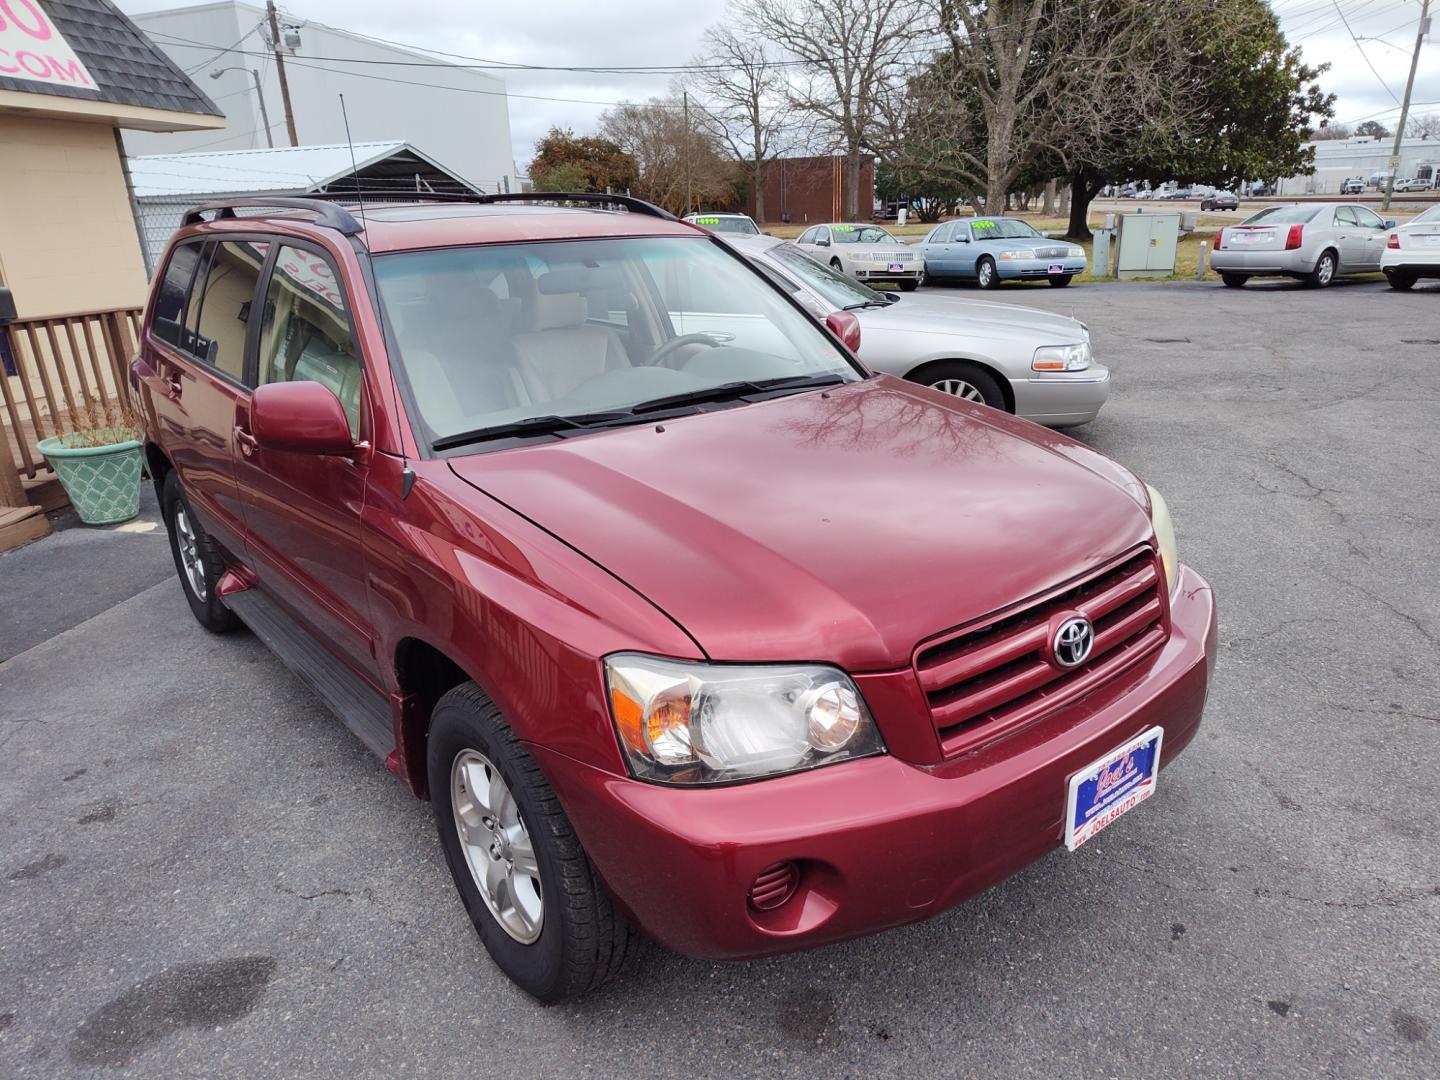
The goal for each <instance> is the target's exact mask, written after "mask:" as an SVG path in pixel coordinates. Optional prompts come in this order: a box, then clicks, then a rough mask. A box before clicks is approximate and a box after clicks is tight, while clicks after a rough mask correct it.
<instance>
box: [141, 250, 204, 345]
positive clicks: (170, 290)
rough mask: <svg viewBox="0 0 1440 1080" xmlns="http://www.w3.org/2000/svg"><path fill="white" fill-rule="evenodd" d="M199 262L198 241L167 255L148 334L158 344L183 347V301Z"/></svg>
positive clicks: (188, 291)
mask: <svg viewBox="0 0 1440 1080" xmlns="http://www.w3.org/2000/svg"><path fill="white" fill-rule="evenodd" d="M199 262H200V242H199V241H196V242H194V243H191V244H181V245H180V246H179V247H177V248H176V249H175V250H174V251H173V252H171V254H170V264H169V265H168V266H167V267H165V276H164V277H162V278H161V279H160V287H159V289H158V290H156V293H155V310H154V314H153V315H152V317H151V324H150V332H151V333H152V334H154V335H155V336H156V337H157V338H159V339H160V340H161V341H163V342H166V343H167V344H169V345H174V346H175V347H176V348H177V349H183V348H185V302H186V300H187V299H188V298H189V296H190V282H191V280H192V279H193V278H194V277H195V267H196V265H197V264H198V263H199Z"/></svg>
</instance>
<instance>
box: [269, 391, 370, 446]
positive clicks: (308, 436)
mask: <svg viewBox="0 0 1440 1080" xmlns="http://www.w3.org/2000/svg"><path fill="white" fill-rule="evenodd" d="M250 434H251V436H252V437H253V438H254V439H255V441H256V442H257V443H258V444H259V445H260V446H261V447H262V448H263V449H266V450H285V451H288V452H290V453H292V454H350V453H353V452H354V450H355V438H354V436H352V435H351V434H350V421H349V420H348V419H347V418H346V416H345V408H344V406H343V405H341V404H340V399H339V398H337V397H336V396H335V395H334V393H333V392H332V391H331V390H330V388H329V387H326V386H322V385H320V384H319V383H318V382H286V383H267V384H266V385H264V386H261V387H258V388H256V390H255V396H254V397H253V398H251V399H250Z"/></svg>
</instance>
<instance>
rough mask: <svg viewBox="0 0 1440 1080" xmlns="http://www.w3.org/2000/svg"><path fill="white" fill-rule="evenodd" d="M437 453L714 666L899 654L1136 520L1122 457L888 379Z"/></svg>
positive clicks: (1045, 579)
mask: <svg viewBox="0 0 1440 1080" xmlns="http://www.w3.org/2000/svg"><path fill="white" fill-rule="evenodd" d="M450 466H451V468H452V469H453V470H454V471H455V473H456V474H457V475H458V476H460V477H461V478H462V479H464V480H466V481H467V482H469V483H470V484H472V485H474V486H475V487H476V488H478V489H480V490H481V491H483V492H485V493H486V494H488V495H490V496H492V497H494V498H496V499H498V500H500V501H501V502H503V503H505V504H507V505H509V506H510V507H511V508H513V509H515V510H516V511H517V512H519V513H521V514H523V515H525V516H526V517H528V518H530V519H531V520H533V521H534V522H536V523H537V524H538V525H540V526H541V527H543V528H545V529H547V530H548V531H550V532H551V533H552V534H554V535H555V536H557V537H558V538H559V539H561V540H563V541H564V542H565V543H566V544H568V545H570V546H571V547H573V548H574V549H575V550H577V551H578V552H580V553H581V554H583V555H585V556H587V557H588V558H590V559H592V560H594V561H595V562H596V563H598V564H599V565H601V566H602V567H604V568H605V569H607V570H608V571H610V572H611V573H612V574H614V575H615V576H616V577H618V578H620V579H621V580H622V581H624V582H626V583H627V584H629V585H630V586H631V587H632V588H634V589H635V590H637V591H638V592H640V593H641V594H642V595H644V596H645V597H647V598H648V599H649V600H650V601H651V602H652V603H654V604H655V605H657V606H658V607H659V608H660V609H662V610H663V611H665V612H666V613H667V614H669V615H670V617H671V618H673V619H674V620H675V621H676V622H677V623H678V624H679V625H680V626H682V627H683V628H684V629H685V630H686V631H687V632H688V633H689V634H690V636H691V637H693V638H694V639H695V641H696V642H697V644H699V646H700V647H701V648H702V649H703V650H704V651H705V653H706V654H707V655H709V656H710V657H712V658H715V659H722V660H757V661H759V660H792V661H795V660H812V661H829V662H833V663H838V664H840V665H841V666H843V667H845V668H846V669H847V670H850V671H879V670H886V669H894V668H900V667H904V666H906V665H908V664H909V663H910V658H911V655H912V652H913V650H914V647H915V646H916V644H917V643H919V642H920V641H921V640H922V639H925V638H927V637H929V636H931V635H933V634H935V633H937V632H939V631H942V630H945V629H948V628H950V627H953V626H957V625H959V624H962V623H965V622H968V621H970V620H973V619H975V618H977V617H979V616H982V615H985V614H987V613H989V612H992V611H995V610H996V609H998V608H1002V607H1005V606H1007V605H1009V604H1013V603H1015V602H1016V601H1017V600H1022V599H1024V598H1027V597H1029V596H1032V595H1034V594H1036V593H1037V592H1040V591H1042V590H1045V589H1048V588H1051V587H1053V586H1056V585H1058V584H1061V583H1063V582H1065V581H1068V580H1070V579H1072V578H1074V577H1075V576H1076V575H1077V574H1080V573H1082V572H1084V571H1085V570H1088V569H1089V568H1091V567H1093V566H1094V565H1096V564H1097V563H1099V562H1101V561H1103V560H1105V559H1107V558H1109V557H1111V556H1113V555H1115V554H1117V553H1119V552H1123V551H1126V550H1128V549H1130V548H1131V547H1133V546H1134V545H1136V544H1138V543H1140V542H1142V541H1144V540H1146V539H1147V538H1148V537H1149V536H1150V535H1151V528H1150V522H1149V517H1148V514H1147V513H1146V511H1145V509H1144V508H1143V507H1142V501H1143V500H1144V499H1145V498H1146V496H1145V494H1144V491H1143V488H1142V487H1141V485H1140V484H1139V483H1138V481H1136V480H1135V478H1134V477H1133V476H1132V475H1131V474H1130V473H1128V472H1127V471H1126V470H1124V469H1122V468H1121V467H1120V466H1118V465H1115V464H1114V463H1113V462H1110V461H1109V460H1108V459H1106V458H1104V457H1102V456H1101V455H1099V454H1096V453H1095V452H1094V451H1091V450H1089V449H1087V448H1086V447H1083V446H1081V445H1080V444H1079V443H1076V442H1074V441H1073V440H1070V439H1067V438H1065V437H1064V436H1061V435H1058V434H1055V433H1053V432H1048V431H1045V430H1044V429H1042V428H1038V427H1035V426H1034V425H1030V424H1026V423H1025V422H1023V421H1018V420H1015V419H1013V418H1011V417H1007V416H1005V415H1004V414H1000V413H996V412H994V411H993V410H989V409H985V408H983V407H981V406H975V405H970V404H968V403H965V402H960V401H957V400H956V399H954V398H952V397H949V396H947V395H944V394H939V393H936V392H934V391H931V390H927V389H924V388H922V387H917V386H914V385H912V384H910V383H905V382H901V381H900V380H897V379H892V378H889V377H888V376H880V377H878V378H875V379H869V380H866V381H864V382H860V383H854V384H850V385H847V386H843V387H837V388H835V389H834V390H833V391H831V392H829V393H828V394H826V395H822V394H821V393H820V392H818V391H814V392H809V393H804V394H797V395H792V396H790V397H786V398H780V399H775V400H771V401H767V402H761V403H755V404H750V405H743V406H737V407H734V408H728V409H725V410H722V411H717V412H711V413H703V414H697V415H693V416H688V417H684V418H681V419H672V420H666V421H665V422H664V424H663V425H648V424H647V425H645V426H637V427H630V428H621V429H616V430H610V431H605V432H597V433H595V434H593V435H586V436H581V437H576V438H569V439H562V440H556V441H553V442H548V443H544V444H540V445H535V446H528V447H524V448H520V449H514V450H506V451H500V452H495V453H489V454H477V455H474V456H469V457H463V458H453V459H451V461H450Z"/></svg>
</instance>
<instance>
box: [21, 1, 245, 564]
mask: <svg viewBox="0 0 1440 1080" xmlns="http://www.w3.org/2000/svg"><path fill="white" fill-rule="evenodd" d="M6 11H7V13H8V15H9V17H8V18H6V19H0V287H4V288H8V289H9V290H10V291H11V293H12V294H13V296H14V300H15V306H16V309H17V316H18V321H17V322H15V323H14V324H13V325H10V326H0V370H3V373H4V377H3V378H0V391H3V394H0V436H3V437H0V550H3V547H4V546H5V545H4V540H5V537H4V532H5V530H6V529H7V528H8V527H9V526H8V525H7V522H10V523H11V524H14V521H13V520H12V519H14V518H15V515H13V514H5V513H4V512H3V511H4V508H5V507H6V506H9V507H12V508H14V507H23V506H24V504H25V502H26V491H27V490H28V489H29V488H30V487H33V486H34V483H35V482H36V481H37V479H41V480H43V476H41V475H40V474H42V473H43V472H44V470H45V463H44V460H43V458H39V456H38V455H37V454H36V453H35V450H34V444H35V442H36V441H37V440H38V439H39V438H41V437H44V436H46V435H48V434H53V433H55V432H56V431H57V430H58V429H59V427H60V426H61V425H62V424H63V423H64V418H65V417H66V415H67V414H68V413H70V412H71V411H73V409H74V408H76V407H77V406H83V405H84V404H85V403H87V402H93V401H96V400H103V399H104V398H105V397H106V396H107V395H110V396H113V395H115V394H117V393H123V390H121V389H120V388H119V387H117V381H123V380H117V375H118V374H119V373H120V372H121V371H122V370H123V364H124V361H125V359H126V357H125V356H124V355H123V354H124V353H125V352H127V351H128V349H129V346H130V342H131V341H132V340H133V339H132V337H131V336H130V335H129V328H130V326H132V325H133V320H132V313H133V311H134V309H136V308H138V307H139V306H140V305H141V304H142V303H143V302H144V298H145V291H146V278H145V264H144V260H143V258H142V256H141V248H140V238H139V235H138V233H137V231H136V228H135V220H134V216H133V214H132V211H131V203H130V195H129V187H128V179H127V175H126V168H125V157H124V154H123V151H122V149H121V145H120V139H119V132H120V129H132V128H133V129H140V130H145V131H186V130H197V129H205V128H221V127H223V126H224V123H225V118H224V116H223V114H222V113H221V112H220V110H219V109H218V108H217V107H216V106H215V105H214V103H213V102H211V101H210V99H209V98H207V97H206V96H205V95H204V94H203V93H202V92H201V91H200V90H199V89H198V88H197V87H196V85H195V84H194V83H193V82H191V81H190V79H189V77H188V76H186V75H185V73H184V72H183V71H181V70H180V69H179V68H178V67H176V66H175V64H174V63H173V62H172V61H171V60H170V59H169V57H167V56H166V55H165V54H164V53H162V52H160V51H159V50H158V49H156V48H155V47H154V46H153V45H152V44H151V42H150V41H149V39H148V38H146V37H145V35H144V34H142V33H141V32H140V31H139V30H138V29H137V28H136V27H135V25H134V24H133V23H132V22H131V21H130V20H129V19H128V18H126V17H125V16H124V15H123V14H121V12H120V11H119V10H118V9H116V8H115V6H114V5H113V4H110V3H108V2H107V0H63V2H62V0H24V2H23V3H11V4H9V5H6ZM27 480H28V481H30V483H29V484H26V483H25V481H27ZM42 520H43V519H42ZM27 527H28V528H31V529H33V528H34V527H35V523H34V522H33V521H31V522H30V524H29V525H28V526H27Z"/></svg>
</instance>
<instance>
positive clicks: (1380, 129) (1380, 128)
mask: <svg viewBox="0 0 1440 1080" xmlns="http://www.w3.org/2000/svg"><path fill="white" fill-rule="evenodd" d="M1355 134H1356V135H1360V136H1363V137H1366V138H1374V139H1388V138H1390V137H1391V136H1392V135H1394V134H1395V133H1394V132H1393V131H1391V130H1390V129H1389V128H1387V127H1386V126H1385V125H1384V124H1382V123H1380V121H1379V120H1366V121H1365V122H1364V123H1363V124H1360V125H1357V126H1356V128H1355Z"/></svg>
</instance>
